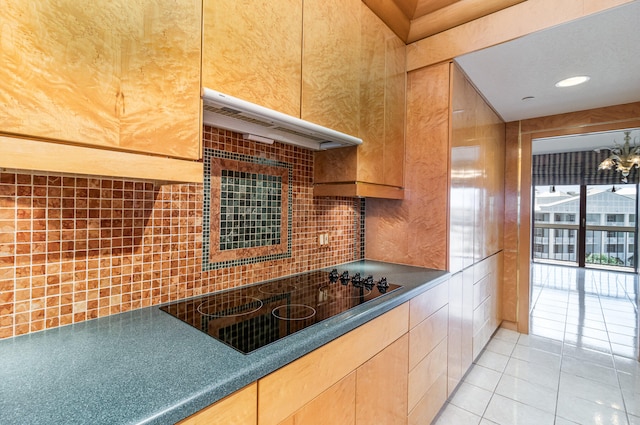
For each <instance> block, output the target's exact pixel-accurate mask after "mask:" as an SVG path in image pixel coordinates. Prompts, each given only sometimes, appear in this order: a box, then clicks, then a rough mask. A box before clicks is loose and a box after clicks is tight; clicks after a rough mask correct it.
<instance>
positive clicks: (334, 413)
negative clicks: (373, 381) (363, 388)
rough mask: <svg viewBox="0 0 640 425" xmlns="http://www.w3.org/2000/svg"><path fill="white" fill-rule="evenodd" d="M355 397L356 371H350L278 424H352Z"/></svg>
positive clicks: (353, 420)
mask: <svg viewBox="0 0 640 425" xmlns="http://www.w3.org/2000/svg"><path fill="white" fill-rule="evenodd" d="M355 399H356V373H355V372H352V373H350V374H349V375H347V376H346V377H344V378H343V379H342V380H340V381H338V382H337V383H335V384H333V385H332V386H331V387H329V388H328V389H326V390H325V391H323V392H322V393H321V394H320V395H319V396H318V397H316V398H315V399H313V400H312V401H311V402H309V403H307V404H306V405H305V406H304V407H302V408H301V409H300V410H298V411H297V412H296V413H294V414H293V415H291V416H290V417H288V418H287V419H285V420H284V421H282V422H280V424H279V425H326V424H336V425H352V424H354V423H355V417H356V402H355ZM369 423H374V422H369ZM389 423H391V422H389Z"/></svg>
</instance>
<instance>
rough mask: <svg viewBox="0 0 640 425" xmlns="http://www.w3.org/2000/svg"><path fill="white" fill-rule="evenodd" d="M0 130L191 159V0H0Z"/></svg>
mask: <svg viewBox="0 0 640 425" xmlns="http://www.w3.org/2000/svg"><path fill="white" fill-rule="evenodd" d="M0 7H1V8H2V11H3V22H2V27H1V28H0V43H1V44H2V48H0V61H2V64H3V66H2V67H0V81H2V83H1V84H0V105H2V109H3V114H2V115H3V116H2V117H0V132H1V133H5V134H15V135H21V136H28V137H33V138H37V139H45V140H56V141H65V142H71V143H77V144H83V145H95V146H100V147H107V148H114V149H122V150H130V151H136V152H145V153H156V154H161V155H167V156H173V157H180V158H189V159H196V158H199V152H200V147H199V146H200V133H201V126H200V115H201V111H200V78H199V75H200V46H201V40H200V38H201V30H200V28H201V14H202V9H201V6H200V5H199V4H198V1H196V0H177V1H172V0H163V1H151V0H146V1H143V0H140V1H135V2H132V1H127V0H118V1H111V2H78V1H74V0H43V1H38V2H26V1H22V0H2V2H0Z"/></svg>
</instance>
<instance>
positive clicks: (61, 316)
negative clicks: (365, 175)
mask: <svg viewBox="0 0 640 425" xmlns="http://www.w3.org/2000/svg"><path fill="white" fill-rule="evenodd" d="M203 143H204V146H205V147H206V148H210V149H216V150H224V151H228V152H233V153H238V154H242V155H249V156H254V157H264V158H268V159H273V160H278V161H284V162H287V163H291V164H293V166H294V170H293V181H292V183H291V190H292V193H293V196H292V203H293V218H292V227H293V229H295V230H294V231H293V232H292V235H291V237H292V239H291V244H292V256H291V257H290V258H282V259H278V260H271V261H265V262H259V263H254V264H247V265H241V266H235V267H227V268H221V269H217V270H211V271H203V267H202V222H203V220H202V210H203V208H202V207H203V204H202V203H203V185H201V184H176V185H164V186H161V185H156V184H154V183H152V182H143V181H132V180H124V179H112V178H99V177H88V176H80V175H68V174H64V175H62V174H47V173H38V172H23V171H18V170H1V171H0V338H7V337H11V336H17V335H21V334H26V333H29V332H34V331H39V330H42V329H47V328H54V327H57V326H62V325H67V324H71V323H77V322H82V321H84V320H88V319H93V318H96V317H103V316H108V315H110V314H116V313H119V312H124V311H128V310H132V309H137V308H142V307H147V306H151V305H157V304H161V303H164V302H168V301H175V300H178V299H183V298H187V297H191V296H194V295H199V294H203V293H208V292H212V291H218V290H223V289H228V288H232V287H236V286H240V285H246V284H250V283H254V282H258V281H261V280H267V279H272V278H276V277H281V276H286V275H290V274H294V273H300V272H304V271H307V270H310V269H317V268H321V267H327V266H330V265H332V264H339V263H343V262H346V261H351V260H354V259H357V258H359V256H360V253H361V252H363V250H362V247H361V246H360V245H361V243H362V240H363V239H362V238H361V235H360V234H359V233H360V232H361V231H362V230H361V229H362V227H361V226H359V225H358V223H362V222H363V220H362V217H361V213H362V211H364V208H363V204H362V203H361V202H360V200H354V199H350V198H314V197H313V186H312V178H313V177H312V176H313V153H312V152H311V151H308V150H305V149H301V148H297V147H294V146H288V145H282V144H278V143H276V144H274V145H262V144H256V143H254V142H245V141H244V140H243V139H242V136H241V135H239V134H237V133H233V132H228V131H224V130H218V129H215V128H211V127H204V134H203ZM321 232H322V233H324V232H328V233H329V234H330V244H329V245H328V246H324V247H320V246H318V243H317V234H318V233H321Z"/></svg>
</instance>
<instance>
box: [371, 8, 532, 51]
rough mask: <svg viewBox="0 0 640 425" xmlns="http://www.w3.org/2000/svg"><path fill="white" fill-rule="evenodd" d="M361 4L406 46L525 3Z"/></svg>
mask: <svg viewBox="0 0 640 425" xmlns="http://www.w3.org/2000/svg"><path fill="white" fill-rule="evenodd" d="M362 1H363V2H364V3H365V4H366V5H367V6H369V8H370V9H371V10H373V11H374V12H375V13H376V14H377V15H378V16H380V18H381V19H382V20H383V21H385V23H386V24H387V25H388V26H389V28H391V29H392V30H393V31H394V32H395V33H396V34H397V35H398V36H399V37H400V38H401V39H402V40H403V41H404V42H405V43H407V44H408V43H413V42H414V41H417V40H420V39H423V38H425V37H429V36H431V35H433V34H437V33H439V32H442V31H445V30H448V29H450V28H453V27H455V26H458V25H462V24H464V23H467V22H470V21H473V20H474V19H478V18H481V17H483V16H486V15H489V14H491V13H494V12H497V11H499V10H502V9H506V8H507V7H509V6H513V5H514V4H518V3H522V2H523V1H525V0H362Z"/></svg>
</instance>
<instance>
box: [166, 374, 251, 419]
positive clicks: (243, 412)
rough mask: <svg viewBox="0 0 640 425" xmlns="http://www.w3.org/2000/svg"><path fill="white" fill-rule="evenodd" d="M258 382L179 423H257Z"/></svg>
mask: <svg viewBox="0 0 640 425" xmlns="http://www.w3.org/2000/svg"><path fill="white" fill-rule="evenodd" d="M257 397H258V384H257V383H255V382H254V383H253V384H251V385H248V386H246V387H244V388H243V389H241V390H238V391H236V392H235V393H233V394H231V395H229V396H227V397H225V398H223V399H222V400H220V401H218V402H217V403H214V404H212V405H211V406H209V407H207V408H205V409H202V410H201V411H199V412H197V413H194V414H193V415H191V416H189V417H188V418H186V419H184V420H182V421H180V422H178V425H229V424H234V425H256V423H257V422H258V398H257Z"/></svg>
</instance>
